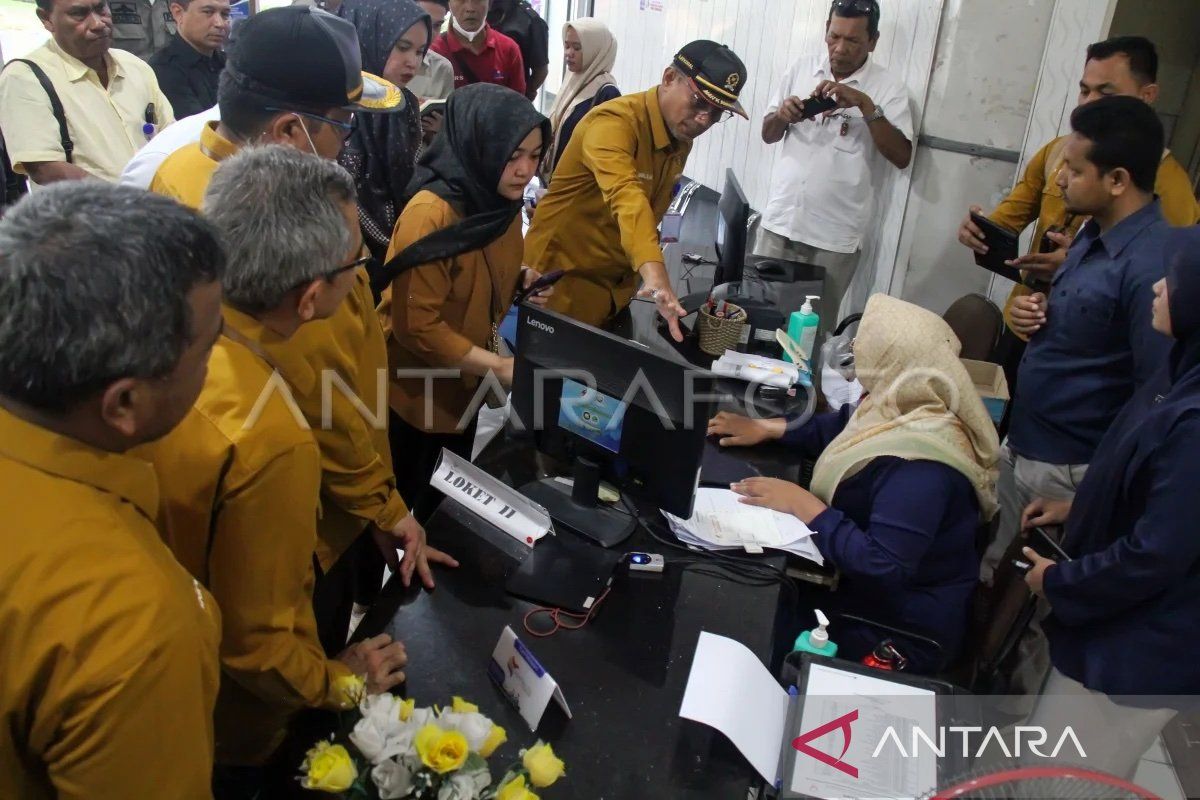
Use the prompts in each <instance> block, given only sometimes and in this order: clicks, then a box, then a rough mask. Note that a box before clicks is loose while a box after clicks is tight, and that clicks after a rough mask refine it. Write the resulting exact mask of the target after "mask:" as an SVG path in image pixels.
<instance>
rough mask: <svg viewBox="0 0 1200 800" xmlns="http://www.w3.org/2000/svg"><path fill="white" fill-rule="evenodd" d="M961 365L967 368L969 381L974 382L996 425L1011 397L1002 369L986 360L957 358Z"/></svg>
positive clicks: (1002, 417) (1002, 416)
mask: <svg viewBox="0 0 1200 800" xmlns="http://www.w3.org/2000/svg"><path fill="white" fill-rule="evenodd" d="M959 360H960V361H962V365H963V366H964V367H966V368H967V374H968V375H970V376H971V382H972V383H974V384H975V390H976V391H977V392H979V397H980V398H981V399H982V400H983V405H984V407H985V408H986V409H987V411H988V415H990V416H991V418H992V422H994V423H996V424H997V425H999V424H1000V421H1001V420H1002V419H1004V410H1005V409H1006V408H1008V401H1009V400H1010V399H1011V398H1010V397H1009V394H1008V379H1007V378H1005V377H1004V370H1003V369H1001V367H1000V365H999V364H992V363H991V362H988V361H972V360H971V359H969V358H962V359H959Z"/></svg>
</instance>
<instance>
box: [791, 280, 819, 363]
mask: <svg viewBox="0 0 1200 800" xmlns="http://www.w3.org/2000/svg"><path fill="white" fill-rule="evenodd" d="M820 299H821V298H820V297H819V296H817V295H815V294H810V295H805V298H804V305H802V306H800V310H799V311H793V312H792V316H791V317H789V318H788V330H787V332H788V336H790V337H791V338H792V339H794V340H795V341H796V343H797V344H799V345H800V352H801V353H803V355H804V357H805V358H806V359H808V361H809V363H810V364H811V363H812V357H813V347H815V346H816V343H817V325H819V324H820V323H821V317H820V316H819V315H818V314H817V312H815V311H813V307H812V301H813V300H820ZM784 358H786V359H787V360H788V361H791V360H792V359H791V357H789V356H788V355H787V354H786V353H785V354H784ZM793 363H795V362H793Z"/></svg>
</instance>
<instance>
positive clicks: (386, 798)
mask: <svg viewBox="0 0 1200 800" xmlns="http://www.w3.org/2000/svg"><path fill="white" fill-rule="evenodd" d="M371 780H372V781H374V782H375V788H376V789H378V790H379V797H380V799H381V800H396V798H399V797H404V796H405V795H407V794H408V793H409V792H410V791H412V785H413V771H412V768H411V767H410V766H409V764H408V763H406V761H405V759H403V758H389V759H387V760H386V761H384V762H382V763H380V764H377V765H376V766H375V768H374V769H372V770H371Z"/></svg>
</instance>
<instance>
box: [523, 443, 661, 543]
mask: <svg viewBox="0 0 1200 800" xmlns="http://www.w3.org/2000/svg"><path fill="white" fill-rule="evenodd" d="M573 477H574V479H575V485H574V486H566V485H564V484H562V483H559V482H558V481H557V480H555V479H554V478H543V479H542V480H540V481H534V482H533V483H527V484H525V485H524V486H522V487H521V494H523V495H525V496H526V497H528V498H529V499H530V500H532V501H534V502H535V503H539V504H541V506H542V507H543V508H545V509H546V511H547V512H548V513H549V514H550V516H551V517H553V518H554V521H555V522H558V523H561V524H562V525H564V526H566V527H567V528H569V529H570V530H572V531H575V532H576V533H578V534H579V535H580V536H583V537H585V538H587V539H591V540H592V541H593V542H595V543H596V544H598V545H601V546H602V547H616V546H617V545H619V544H620V543H621V542H623V541H625V540H626V539H628V538H629V537H630V536H632V535H633V532H634V530H635V529H636V528H637V520H635V519H634V518H633V517H632V516H631V515H630V514H628V513H625V512H622V511H618V510H616V509H614V508H609V507H608V506H603V505H600V502H599V495H600V463H599V462H598V461H594V460H593V459H590V458H587V457H586V456H585V457H580V458H576V459H575V469H574V474H573Z"/></svg>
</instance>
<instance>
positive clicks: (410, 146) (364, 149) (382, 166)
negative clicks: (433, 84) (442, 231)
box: [338, 0, 433, 263]
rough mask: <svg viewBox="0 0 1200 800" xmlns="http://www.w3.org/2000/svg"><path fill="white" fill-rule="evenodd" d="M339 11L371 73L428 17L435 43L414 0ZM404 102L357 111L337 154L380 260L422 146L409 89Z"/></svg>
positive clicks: (349, 1) (359, 2)
mask: <svg viewBox="0 0 1200 800" xmlns="http://www.w3.org/2000/svg"><path fill="white" fill-rule="evenodd" d="M338 13H339V14H340V15H341V16H342V17H344V18H345V19H346V20H348V21H349V22H350V23H351V24H352V25H354V28H355V30H357V31H358V46H359V50H360V52H361V55H362V68H363V71H364V72H369V73H371V74H372V75H379V76H382V75H383V72H384V67H385V66H386V65H387V62H388V58H389V57H390V56H391V54H392V50H393V49H395V47H396V43H397V42H398V41H400V37H401V36H403V35H404V34H405V32H406V31H408V29H409V28H411V27H412V26H414V25H416V24H418V23H420V22H424V23H425V26H426V27H427V28H428V29H429V34H430V39H429V42H430V44H432V43H433V38H432V37H433V26H432V23H431V22H430V19H429V14H427V13H425V10H424V9H422V8H421V7H420V6H419V5H417V4H416V3H415V2H413V0H345V2H343V3H342V6H341V8H340V9H339V11H338ZM404 101H405V107H404V110H403V111H399V112H396V113H395V114H359V115H358V129H357V130H356V131H355V132H354V135H353V136H351V137H350V140H349V141H348V142H346V146H345V147H344V148H343V149H342V154H341V155H340V156H339V157H338V161H339V162H341V164H342V166H344V167H346V169H347V170H348V171H349V172H350V174H351V175H353V176H354V182H355V184H356V186H357V188H358V209H359V219H360V221H361V222H362V226H363V234H364V239H365V241H366V244H367V248H368V249H369V250H370V251H371V254H372V255H373V256H374V257H375V258H376V259H377V260H378V261H379V262H380V263H382V261H383V258H384V256H385V255H386V254H387V248H388V242H389V241H390V240H391V238H392V229H393V228H394V227H395V225H396V218H397V217H398V216H399V214H400V209H401V208H403V205H404V201H405V196H404V191H405V189H406V188H407V186H408V182H409V181H410V180H412V176H413V171H414V169H415V168H416V161H417V153H418V151H419V150H420V147H421V110H420V102H419V101H418V100H417V98H416V97H415V96H414V95H413V93H412V92H410V91H408V90H407V89H405V90H404Z"/></svg>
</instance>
